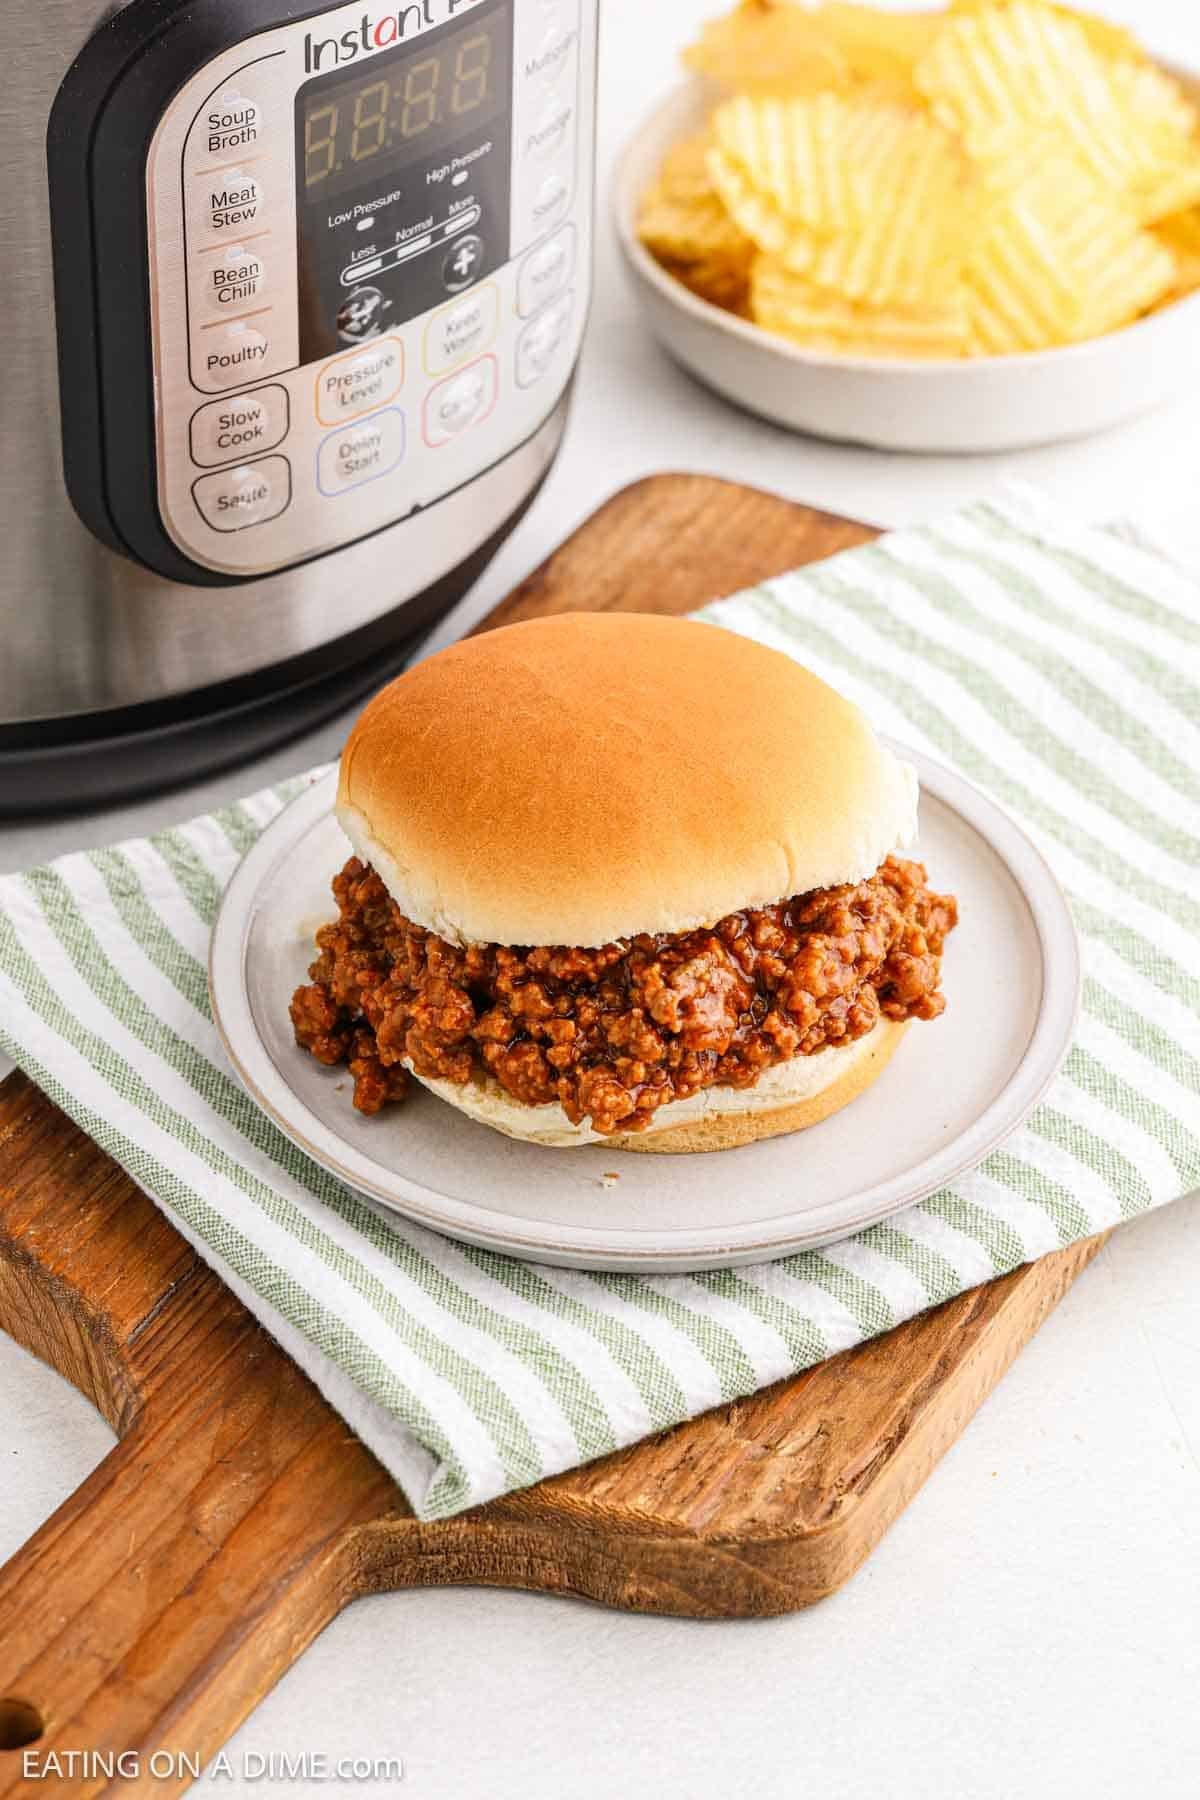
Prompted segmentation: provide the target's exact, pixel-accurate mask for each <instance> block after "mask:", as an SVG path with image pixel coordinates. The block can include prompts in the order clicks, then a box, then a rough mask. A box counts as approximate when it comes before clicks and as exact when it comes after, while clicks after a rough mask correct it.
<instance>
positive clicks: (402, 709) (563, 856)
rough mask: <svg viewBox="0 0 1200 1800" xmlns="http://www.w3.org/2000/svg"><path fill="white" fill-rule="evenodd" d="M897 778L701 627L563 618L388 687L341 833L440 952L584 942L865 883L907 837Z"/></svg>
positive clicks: (850, 713)
mask: <svg viewBox="0 0 1200 1800" xmlns="http://www.w3.org/2000/svg"><path fill="white" fill-rule="evenodd" d="M916 810H917V779H916V772H915V770H914V769H913V768H912V767H911V766H910V765H909V764H908V763H902V762H900V761H899V760H898V759H897V758H896V757H894V756H893V755H892V754H891V752H890V751H889V750H886V749H885V748H884V747H883V746H882V745H881V744H880V743H879V742H878V740H877V739H876V737H875V734H874V732H873V731H872V729H871V727H870V725H869V723H868V722H867V720H866V718H865V717H864V715H863V714H862V713H861V712H860V711H859V710H858V708H857V707H856V706H853V705H851V703H850V702H849V701H848V700H845V699H843V697H842V696H841V695H840V694H838V693H835V691H834V690H833V689H832V688H831V687H827V686H826V684H825V683H824V682H823V681H820V680H819V679H818V678H817V676H815V675H813V674H812V673H810V671H809V670H807V669H805V668H803V667H801V665H800V664H799V663H796V662H793V661H792V659H791V658H790V657H788V656H784V655H782V654H781V653H780V652H779V651H776V650H769V649H767V648H766V647H765V646H764V645H762V644H758V643H755V642H753V641H752V640H751V639H749V638H745V637H740V636H738V635H736V634H735V633H733V632H729V631H724V630H721V629H720V628H719V627H717V626H714V625H706V624H701V623H699V622H697V621H691V620H683V619H664V618H656V617H653V616H650V615H647V614H644V613H573V614H566V615H564V616H561V617H556V618H550V619H536V620H531V621H529V622H528V623H525V624H520V625H509V626H504V627H501V628H500V629H498V630H495V631H489V632H486V633H484V634H483V635H482V636H480V637H474V638H468V639H466V640H464V641H463V642H462V643H458V644H454V645H452V646H451V647H450V648H449V649H447V650H442V651H440V652H439V653H438V654H437V655H436V656H431V657H430V658H429V659H428V661H426V662H422V663H418V664H417V665H416V666H415V667H414V668H412V669H409V670H407V671H406V672H405V673H404V674H403V675H401V676H399V677H398V678H397V679H396V680H395V681H393V682H391V683H390V684H389V686H387V687H385V688H384V689H383V691H382V692H381V693H379V694H377V695H376V696H375V698H374V699H373V700H372V701H371V702H370V704H369V705H368V706H367V708H366V710H365V712H364V713H363V714H362V716H361V718H360V719H359V720H358V723H357V724H356V725H355V727H354V729H353V731H352V732H351V733H350V737H349V739H348V741H347V744H346V747H345V750H344V752H343V754H342V763H341V777H340V780H339V784H338V817H339V819H340V820H341V823H342V825H343V827H344V829H345V831H346V833H347V835H348V836H349V838H350V840H351V842H352V843H353V845H354V847H355V849H356V851H357V852H358V854H359V855H360V856H361V857H362V858H363V859H364V861H367V862H370V863H371V864H372V865H373V866H374V868H375V869H376V871H377V873H378V874H379V875H380V877H381V878H382V880H383V881H384V882H385V883H386V885H387V887H388V889H389V890H390V892H391V895H392V898H393V899H394V900H395V901H396V904H397V905H398V906H399V908H400V910H401V911H402V912H403V913H404V914H405V915H406V917H408V918H410V919H412V920H413V921H414V922H415V923H416V924H418V925H422V926H424V927H426V929H428V930H430V931H434V932H436V933H437V934H438V935H439V936H440V937H444V938H448V939H449V940H451V941H452V942H454V943H459V944H463V943H496V944H564V945H574V946H581V947H584V946H587V947H590V946H595V945H599V944H606V943H611V942H613V941H614V940H618V939H623V938H627V937H631V936H633V935H635V934H636V933H638V932H678V931H687V930H690V929H692V928H693V927H695V926H699V925H711V924H715V923H716V921H717V920H718V919H720V918H723V917H724V915H725V914H726V913H729V912H734V911H737V910H738V909H739V908H742V907H757V906H769V905H771V904H772V903H773V902H775V901H777V900H783V899H786V898H788V896H790V895H792V894H800V893H806V892H807V891H808V890H809V889H810V888H821V887H833V886H835V885H837V884H838V883H840V882H849V881H861V880H864V879H865V878H866V877H867V876H868V875H871V874H873V873H874V871H875V870H876V869H877V868H878V867H879V864H880V863H881V862H882V861H883V859H884V857H885V856H887V855H888V854H889V852H891V851H892V850H894V849H897V848H898V847H900V846H901V845H903V844H905V843H909V842H911V841H912V839H913V837H914V836H915V831H916Z"/></svg>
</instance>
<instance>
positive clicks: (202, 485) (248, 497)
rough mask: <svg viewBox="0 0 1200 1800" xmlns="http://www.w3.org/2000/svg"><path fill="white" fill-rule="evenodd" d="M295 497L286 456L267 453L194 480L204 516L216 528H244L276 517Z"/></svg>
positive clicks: (193, 484) (199, 505)
mask: <svg viewBox="0 0 1200 1800" xmlns="http://www.w3.org/2000/svg"><path fill="white" fill-rule="evenodd" d="M291 497H292V471H291V466H290V464H289V463H288V460H287V457H286V456H264V457H263V458H262V460H261V461H260V462H253V463H239V464H238V465H237V467H236V468H233V469H222V470H220V472H219V473H218V474H215V475H201V477H200V479H199V480H198V481H194V482H193V483H192V498H193V499H194V500H195V502H196V505H197V507H198V508H199V511H200V516H201V517H202V518H203V519H204V520H205V521H206V522H207V523H208V524H209V525H211V526H212V528H213V530H214V531H244V530H245V529H246V528H247V526H250V525H263V524H265V523H266V521H267V520H268V519H276V518H278V517H279V514H280V513H281V512H283V511H284V510H285V508H286V507H287V504H288V502H289V500H290V499H291Z"/></svg>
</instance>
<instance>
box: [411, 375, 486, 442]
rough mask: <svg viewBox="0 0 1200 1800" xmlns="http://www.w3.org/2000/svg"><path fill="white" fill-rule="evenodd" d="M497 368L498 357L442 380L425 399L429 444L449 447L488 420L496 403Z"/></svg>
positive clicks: (426, 434)
mask: <svg viewBox="0 0 1200 1800" xmlns="http://www.w3.org/2000/svg"><path fill="white" fill-rule="evenodd" d="M496 375H497V366H496V359H495V357H494V356H481V357H480V359H479V361H478V362H475V363H472V364H471V365H470V367H469V368H466V369H463V370H461V372H460V373H459V374H457V375H451V376H450V377H449V379H448V380H446V381H439V382H438V384H437V386H436V387H432V388H430V390H429V392H428V394H426V396H425V442H426V443H427V444H430V445H432V446H433V447H434V448H437V447H438V446H440V445H442V444H448V443H449V442H450V441H451V439H452V438H456V437H458V435H459V434H460V432H463V431H466V430H467V428H468V426H471V425H478V424H480V423H481V422H482V421H483V420H484V419H486V418H487V416H488V414H489V413H490V412H491V410H492V408H493V406H494V405H495V404H496Z"/></svg>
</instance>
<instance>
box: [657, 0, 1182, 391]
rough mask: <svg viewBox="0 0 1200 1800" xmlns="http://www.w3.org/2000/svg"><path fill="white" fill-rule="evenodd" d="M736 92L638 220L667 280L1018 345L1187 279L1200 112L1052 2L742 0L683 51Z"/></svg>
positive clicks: (1094, 24) (887, 338)
mask: <svg viewBox="0 0 1200 1800" xmlns="http://www.w3.org/2000/svg"><path fill="white" fill-rule="evenodd" d="M686 60H687V62H688V63H689V65H690V66H691V67H692V68H693V69H695V70H697V71H699V72H702V73H703V74H705V75H706V76H709V77H713V78H715V79H716V80H717V81H718V82H720V83H721V84H722V85H723V86H724V87H725V88H726V89H731V90H732V93H731V95H730V97H729V98H728V99H726V100H725V101H724V102H722V103H721V104H719V105H718V106H717V108H716V110H715V112H714V114H713V118H712V121H711V129H710V132H709V133H708V134H707V135H706V136H702V137H699V138H695V139H691V140H689V141H688V142H687V143H686V144H684V145H682V146H680V147H679V149H678V150H677V151H674V152H672V154H671V155H670V156H669V157H668V158H667V160H666V163H665V165H664V167H663V170H662V172H661V175H660V179H659V181H658V182H657V183H656V184H655V186H654V188H653V189H652V190H651V192H650V193H649V194H648V195H647V196H646V198H645V201H644V203H643V207H642V212H641V215H640V218H639V231H640V234H641V237H642V239H643V241H644V242H645V244H646V245H647V247H648V248H649V249H650V251H651V252H652V253H653V254H654V255H655V256H656V257H657V258H658V260H659V261H660V262H661V263H662V265H663V266H664V267H665V268H666V269H668V270H669V272H670V273H671V274H672V275H674V276H675V277H676V278H677V279H678V280H680V281H681V282H683V283H684V284H685V285H687V286H688V287H690V288H691V289H692V290H693V292H695V293H698V294H700V295H702V296H703V297H704V298H705V299H707V300H711V301H713V302H714V303H715V304H717V305H719V306H725V307H728V308H730V309H732V310H734V311H737V312H739V313H741V314H742V315H743V316H745V317H749V318H753V319H754V320H755V321H756V322H757V323H759V324H761V325H763V326H764V328H766V329H768V330H774V331H778V332H780V333H782V334H784V335H785V336H787V337H789V338H791V339H792V340H793V341H795V342H798V343H804V344H809V345H812V346H814V347H823V348H827V349H834V350H838V351H840V352H841V353H843V354H849V353H850V352H852V351H855V350H857V351H859V352H861V353H864V354H874V355H892V356H897V357H922V356H962V355H976V356H986V355H1008V354H1013V353H1016V352H1020V351H1029V350H1040V349H1045V348H1051V347H1053V346H1055V345H1059V344H1070V343H1075V342H1078V341H1080V340H1081V339H1083V338H1086V337H1091V336H1095V335H1099V334H1101V333H1103V332H1108V331H1113V330H1116V329H1118V328H1120V327H1121V326H1123V325H1125V324H1127V323H1129V322H1130V321H1131V320H1133V319H1135V318H1137V317H1139V316H1140V315H1141V314H1142V313H1144V312H1146V311H1147V310H1148V309H1151V308H1153V307H1155V306H1158V305H1162V304H1166V303H1168V302H1169V301H1171V300H1173V299H1178V298H1180V297H1181V296H1182V295H1184V294H1186V293H1190V292H1193V291H1196V290H1197V289H1200V112H1198V109H1197V107H1196V106H1194V105H1193V104H1192V102H1191V100H1190V99H1189V97H1188V95H1187V94H1186V93H1185V92H1184V90H1183V88H1182V87H1181V85H1180V84H1179V83H1178V82H1177V81H1176V80H1175V79H1174V78H1173V77H1172V76H1171V75H1170V74H1169V73H1168V72H1167V71H1166V70H1163V69H1160V68H1158V67H1156V65H1155V64H1154V63H1153V62H1152V61H1151V60H1150V58H1149V57H1148V55H1147V54H1146V53H1145V52H1144V51H1143V50H1142V49H1141V47H1140V46H1139V45H1138V43H1137V41H1136V39H1135V38H1134V37H1133V35H1132V33H1130V32H1127V31H1125V30H1123V29H1122V28H1121V27H1119V26H1114V25H1111V24H1109V23H1108V22H1107V21H1105V20H1103V19H1095V18H1093V17H1091V16H1090V15H1089V14H1087V13H1085V12H1081V11H1079V10H1077V9H1076V8H1075V7H1073V6H1070V5H1065V4H1060V3H1059V0H949V6H948V10H942V11H939V12H928V11H920V12H918V11H911V12H893V11H890V10H888V11H883V10H876V9H875V8H874V7H872V6H869V5H866V4H863V3H862V0H741V3H740V4H739V5H738V6H737V7H736V9H735V10H734V12H733V13H732V14H730V15H729V16H728V17H727V18H725V19H720V20H717V21H714V22H713V23H712V24H710V25H708V26H706V27H705V29H704V31H703V33H702V35H701V38H700V41H699V42H698V44H696V45H695V46H694V47H693V49H692V50H691V51H689V52H688V54H687V57H686Z"/></svg>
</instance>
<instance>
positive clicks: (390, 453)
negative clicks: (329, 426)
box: [317, 406, 404, 494]
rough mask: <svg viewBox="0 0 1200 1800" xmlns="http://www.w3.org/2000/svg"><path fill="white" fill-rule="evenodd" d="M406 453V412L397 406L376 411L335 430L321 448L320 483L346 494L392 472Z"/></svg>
mask: <svg viewBox="0 0 1200 1800" xmlns="http://www.w3.org/2000/svg"><path fill="white" fill-rule="evenodd" d="M403 455H404V414H403V413H402V412H401V411H400V409H399V407H397V406H388V407H385V408H384V410H383V411H382V412H378V413H372V415H371V417H370V418H369V419H364V420H363V421H362V422H361V424H358V425H352V426H350V427H349V429H348V430H345V431H332V432H330V434H329V436H328V437H327V438H325V439H324V440H323V441H322V443H321V447H320V449H319V450H318V452H317V486H318V487H319V488H320V490H321V492H322V493H323V494H345V493H348V492H349V490H350V489H351V488H356V487H361V486H362V484H363V483H364V482H366V481H376V480H378V478H379V477H380V476H381V475H389V474H390V473H391V471H392V470H393V469H394V468H395V467H396V465H397V463H398V462H400V460H401V459H402V457H403Z"/></svg>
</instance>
